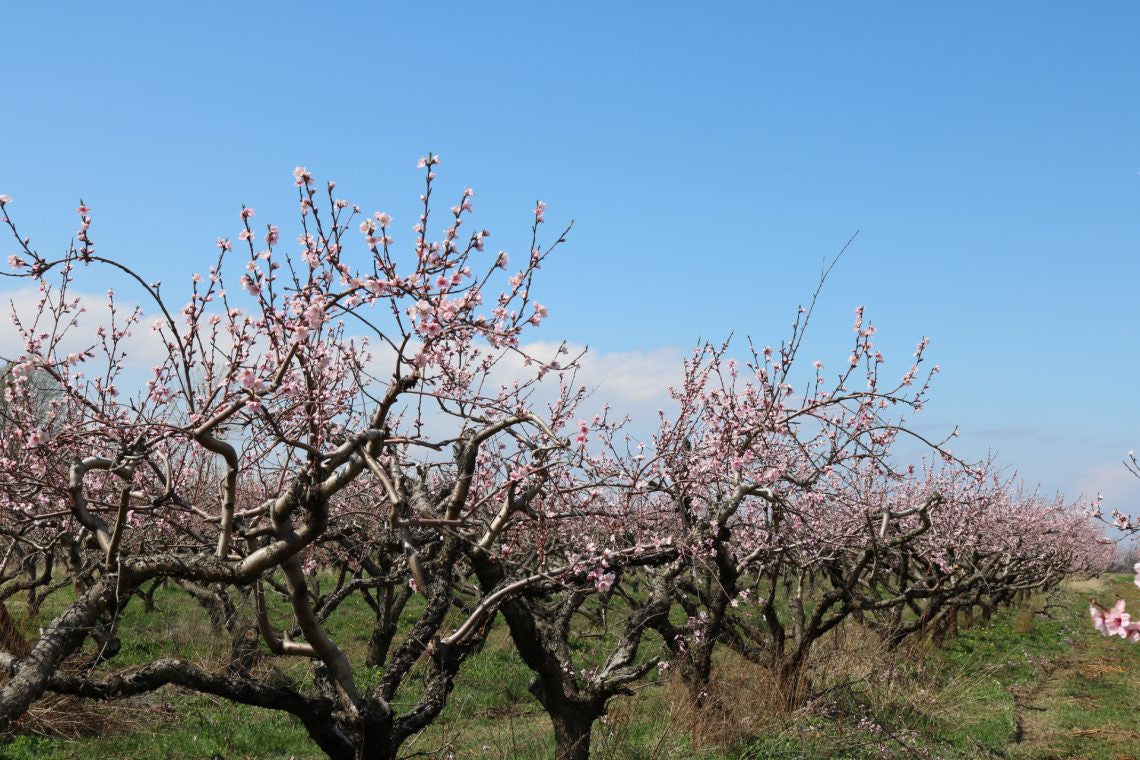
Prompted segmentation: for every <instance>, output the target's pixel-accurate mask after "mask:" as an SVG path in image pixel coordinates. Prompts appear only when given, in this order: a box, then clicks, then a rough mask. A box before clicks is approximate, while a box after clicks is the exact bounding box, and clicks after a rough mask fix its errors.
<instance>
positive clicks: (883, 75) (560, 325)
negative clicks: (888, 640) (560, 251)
mask: <svg viewBox="0 0 1140 760" xmlns="http://www.w3.org/2000/svg"><path fill="white" fill-rule="evenodd" d="M105 5H106V6H111V7H110V9H107V8H100V7H99V4H94V3H84V4H78V3H77V4H73V5H71V4H64V3H48V2H44V3H8V4H6V5H5V7H4V8H3V10H2V11H0V49H2V50H3V51H4V52H3V54H2V57H3V67H2V71H3V74H2V78H0V88H2V92H0V114H2V116H3V130H2V132H0V192H3V193H7V194H9V195H11V196H13V197H14V198H15V199H16V200H15V203H14V204H13V206H12V207H11V209H10V210H11V212H12V214H13V216H14V217H15V218H17V219H18V220H19V221H20V223H21V225H22V227H23V228H24V229H25V230H26V232H27V233H28V234H31V235H32V236H33V238H34V241H35V242H36V243H37V244H38V245H39V246H40V248H41V250H43V251H44V252H48V251H51V250H62V248H63V247H64V245H65V244H66V242H67V239H68V236H69V235H70V234H71V232H72V231H73V229H74V227H75V218H74V214H73V209H74V206H75V205H76V199H77V198H78V197H80V196H82V197H84V198H85V199H86V200H87V201H88V202H89V203H90V204H91V206H92V207H93V208H94V209H95V221H96V225H95V227H94V229H93V232H94V237H95V240H96V242H97V243H98V244H99V246H100V249H101V251H102V252H103V253H104V254H114V255H118V256H121V257H122V258H123V259H125V260H127V261H129V262H132V263H135V264H139V265H140V267H141V268H142V269H144V270H146V271H148V272H152V273H153V278H155V279H163V280H164V281H166V282H168V283H170V288H171V290H173V287H172V286H173V284H174V281H175V280H177V279H178V278H179V277H182V276H185V275H187V274H189V273H190V272H191V271H193V270H196V269H203V268H204V267H205V264H204V263H203V262H205V261H206V259H208V258H209V257H211V256H212V255H213V254H214V253H215V250H214V248H213V242H214V240H215V239H216V238H217V237H218V236H219V235H230V236H234V235H236V232H237V231H238V229H239V228H238V226H237V221H236V212H237V210H238V208H239V207H240V204H241V203H246V204H248V205H251V206H253V207H254V208H256V209H257V211H258V221H262V222H268V221H271V220H280V221H282V222H283V223H285V224H288V223H291V222H292V221H293V208H294V195H293V188H292V186H291V177H290V171H291V170H292V168H293V167H294V166H295V165H298V164H304V165H306V166H308V167H309V168H310V169H311V170H313V171H314V172H315V173H316V174H317V175H318V176H319V177H321V178H334V179H336V180H337V181H338V183H339V187H340V190H342V191H343V193H342V194H343V195H344V196H345V197H348V198H350V199H352V200H354V201H355V202H358V203H360V204H361V205H362V206H363V207H364V208H365V209H368V210H373V209H386V210H388V211H390V212H392V213H393V214H395V215H396V217H397V222H406V223H407V224H410V223H411V221H412V219H413V217H414V213H415V212H414V203H415V201H416V196H417V194H418V192H419V174H418V172H417V171H416V170H415V168H414V163H415V159H416V158H417V157H418V156H419V155H421V154H422V153H424V152H426V151H427V150H432V151H435V152H437V153H439V154H441V155H442V157H443V165H442V168H441V179H442V181H443V186H442V189H443V191H444V195H445V196H448V195H449V191H452V192H458V191H459V190H460V189H461V188H462V187H463V186H464V185H466V184H470V185H473V186H474V187H475V189H476V191H477V193H478V195H477V196H476V199H475V200H476V201H477V202H478V205H477V206H476V210H477V213H478V217H477V218H478V219H479V221H480V222H481V223H483V224H485V225H486V226H488V227H490V228H491V229H492V232H493V233H495V238H494V240H495V242H494V245H495V247H497V248H499V247H501V248H506V249H507V250H508V251H519V250H525V243H524V242H523V239H524V233H525V229H526V225H527V223H528V217H529V209H530V207H531V205H532V204H533V202H534V201H535V199H538V198H541V199H543V200H545V201H546V202H547V203H548V204H549V212H548V215H547V216H548V219H550V220H551V222H557V221H560V220H566V219H570V218H573V219H575V220H576V228H575V231H574V233H573V236H572V238H571V245H570V246H569V247H568V248H567V249H566V252H565V254H564V255H563V256H562V257H561V258H560V259H559V260H557V261H555V262H552V263H551V264H550V265H549V267H548V271H547V272H546V274H547V277H546V278H545V283H544V284H543V292H544V301H545V302H546V303H548V305H549V306H550V308H551V318H550V319H549V321H548V322H546V323H545V324H544V332H545V334H546V337H547V338H549V339H555V338H558V337H563V336H565V337H567V338H570V339H572V340H574V341H577V342H580V343H588V344H589V345H590V346H591V349H592V350H594V351H596V352H599V353H600V354H606V353H612V352H639V351H652V350H655V349H676V350H677V351H680V350H683V349H685V348H686V347H688V346H690V345H692V344H693V343H694V342H695V341H696V340H697V339H698V338H699V337H708V338H720V337H723V336H725V335H727V334H728V333H729V332H735V333H736V334H737V335H753V336H755V337H756V339H757V340H758V341H760V342H761V343H766V342H776V341H778V340H779V339H780V337H782V336H783V335H784V333H785V332H786V327H787V325H788V322H789V321H790V319H791V316H792V313H793V311H794V307H795V306H796V305H797V304H798V303H799V302H800V301H801V300H802V299H804V298H805V297H806V296H807V295H808V294H809V293H810V290H811V288H812V286H813V284H814V278H815V275H816V273H817V271H818V268H819V265H820V262H821V260H822V259H823V258H824V257H827V256H829V255H831V254H833V253H834V252H835V251H836V250H838V248H839V247H840V246H841V245H842V243H843V242H844V241H845V240H846V239H847V238H848V237H849V236H850V235H851V234H852V233H853V232H854V231H855V230H856V229H859V230H861V233H860V235H859V238H858V240H857V242H856V244H855V245H854V246H853V248H852V250H851V251H850V253H849V255H848V257H847V258H846V259H845V260H844V261H843V262H842V264H841V265H840V267H839V268H838V269H837V270H836V272H835V273H834V276H833V278H832V280H831V281H830V282H829V283H828V287H827V289H826V291H825V293H824V299H823V303H822V305H821V307H820V312H819V315H818V318H817V320H816V322H815V324H814V330H815V332H814V338H813V342H812V343H811V345H810V349H811V352H812V353H813V357H812V358H814V357H815V356H819V357H820V358H822V359H824V361H829V360H830V362H832V363H833V364H834V363H835V362H841V361H842V360H843V358H844V357H845V356H846V347H847V345H848V343H849V340H850V329H849V326H850V321H851V312H852V309H853V308H854V307H855V306H856V305H859V304H865V305H866V306H867V309H868V314H869V315H870V316H871V318H872V319H873V320H874V321H875V322H876V324H878V326H879V328H880V336H881V338H882V340H881V344H882V347H883V348H884V350H885V351H886V352H887V353H888V356H895V357H898V361H897V362H896V363H893V364H892V366H893V367H897V368H899V371H900V372H901V368H902V360H903V358H904V357H906V356H908V355H909V352H910V350H912V349H911V347H912V346H913V344H914V343H915V342H916V341H917V340H918V338H919V337H921V336H922V335H928V336H929V337H931V339H932V345H931V349H930V354H931V357H932V358H933V359H934V360H935V361H937V362H939V363H940V364H941V365H942V367H943V368H944V373H943V374H942V376H941V378H940V380H939V382H938V384H937V386H936V388H935V393H934V396H933V400H932V403H931V406H930V407H929V411H928V413H926V415H925V417H926V419H925V420H924V424H926V425H929V426H930V427H931V429H939V428H940V427H941V426H945V425H950V424H953V423H958V424H960V425H961V427H962V431H963V436H962V443H961V448H962V451H963V453H966V454H973V455H978V454H981V453H984V452H985V450H986V449H987V447H993V448H996V449H997V450H999V451H1000V452H1001V455H1002V458H1003V460H1004V461H1006V462H1008V463H1009V464H1010V465H1011V466H1014V467H1017V468H1018V469H1020V471H1021V472H1022V473H1023V474H1024V475H1025V476H1026V477H1027V478H1028V479H1029V480H1031V481H1034V482H1037V481H1040V482H1041V483H1042V484H1043V485H1044V486H1045V487H1046V488H1047V489H1049V490H1052V489H1054V488H1061V489H1064V490H1065V491H1066V492H1068V493H1070V494H1072V495H1076V494H1075V491H1076V490H1079V489H1089V490H1097V489H1099V490H1103V491H1104V492H1105V493H1106V494H1107V495H1108V496H1110V498H1112V499H1114V500H1116V502H1117V503H1120V505H1121V506H1125V507H1128V506H1129V504H1128V503H1126V502H1127V501H1128V500H1129V499H1131V500H1134V503H1133V504H1132V507H1133V508H1135V507H1136V506H1140V491H1138V489H1137V488H1136V487H1135V485H1134V484H1132V483H1130V482H1129V481H1128V480H1127V479H1126V478H1125V477H1124V474H1123V469H1122V468H1121V467H1120V465H1119V461H1120V459H1121V457H1122V456H1123V455H1124V453H1125V452H1126V451H1127V450H1128V449H1129V448H1140V404H1138V403H1137V400H1136V387H1137V384H1138V378H1140V331H1138V330H1137V325H1138V320H1137V312H1138V306H1137V304H1138V303H1140V299H1138V298H1137V292H1138V286H1140V264H1138V260H1137V256H1138V254H1140V176H1138V174H1137V173H1138V171H1140V44H1137V38H1136V32H1137V29H1140V5H1137V4H1135V3H1132V2H1118V3H1097V4H1073V3H1060V2H1033V3H1030V2H1022V3H1000V4H996V3H981V2H972V3H942V4H938V5H937V6H936V5H934V4H929V3H922V4H919V3H910V2H907V3H902V2H898V3H885V2H884V3H811V4H807V3H783V4H778V5H775V4H770V3H763V4H762V3H718V4H715V5H714V4H695V3H687V4H671V3H663V2H652V3H649V2H645V3H612V2H608V3H546V4H540V3H525V4H523V3H518V4H508V3H463V4H460V3H454V4H425V3H405V4H402V5H395V4H388V3H383V4H382V3H359V4H346V3H338V4H333V3H328V4H314V3H305V4H298V3H225V4H222V3H208V2H204V3H194V4H189V5H187V4H174V3H151V4H142V3H132V4H128V3H115V4H105ZM129 5H133V6H134V7H128V6H129ZM481 6H490V7H492V8H493V10H485V9H484V8H483V7H481ZM710 6H712V7H710ZM186 9H193V10H192V11H188V10H186ZM449 202H450V201H449ZM550 226H551V227H553V226H554V225H553V224H551V225H550ZM397 228H398V229H403V226H402V224H398V225H397ZM3 245H4V247H3V248H2V249H0V250H3V252H4V253H5V255H6V254H7V253H8V252H10V251H8V248H7V247H8V246H9V245H10V244H8V243H4V244H3ZM147 259H150V261H149V263H145V264H144V263H143V262H145V261H146V260H147ZM106 284H107V283H106V282H103V281H92V282H90V283H88V286H89V288H90V289H97V288H100V287H104V286H105V285H106ZM0 287H4V286H3V285H0ZM654 379H655V378H648V379H647V382H653V381H654Z"/></svg>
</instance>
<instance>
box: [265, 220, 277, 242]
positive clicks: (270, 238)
mask: <svg viewBox="0 0 1140 760" xmlns="http://www.w3.org/2000/svg"><path fill="white" fill-rule="evenodd" d="M280 239H281V232H280V231H279V230H278V229H277V225H275V224H271V225H269V231H268V232H266V233H265V243H266V244H267V245H276V244H277V241H278V240H280Z"/></svg>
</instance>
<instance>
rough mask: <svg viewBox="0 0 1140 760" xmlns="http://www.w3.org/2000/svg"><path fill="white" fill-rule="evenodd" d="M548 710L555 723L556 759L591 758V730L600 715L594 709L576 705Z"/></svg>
mask: <svg viewBox="0 0 1140 760" xmlns="http://www.w3.org/2000/svg"><path fill="white" fill-rule="evenodd" d="M548 712H549V714H550V721H551V722H552V723H553V724H554V746H555V749H554V757H555V758H556V760H589V758H590V732H591V731H592V730H593V727H594V720H596V719H597V717H598V716H597V715H595V714H593V711H587V710H582V709H580V708H574V707H565V708H563V709H560V710H557V711H556V710H549V711H548Z"/></svg>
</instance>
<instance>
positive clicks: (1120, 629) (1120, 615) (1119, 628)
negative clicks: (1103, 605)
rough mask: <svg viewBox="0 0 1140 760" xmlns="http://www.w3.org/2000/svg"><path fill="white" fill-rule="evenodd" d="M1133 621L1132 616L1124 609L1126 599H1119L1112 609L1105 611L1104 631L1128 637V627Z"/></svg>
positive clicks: (1108, 633) (1109, 634)
mask: <svg viewBox="0 0 1140 760" xmlns="http://www.w3.org/2000/svg"><path fill="white" fill-rule="evenodd" d="M1131 622H1132V619H1131V616H1130V615H1129V614H1128V613H1127V612H1125V611H1124V600H1123V599H1117V600H1116V604H1114V605H1112V609H1110V610H1108V611H1107V612H1106V613H1104V628H1105V630H1104V632H1105V634H1106V635H1108V636H1120V637H1121V638H1128V631H1127V630H1126V628H1127V627H1128V624H1129V623H1131Z"/></svg>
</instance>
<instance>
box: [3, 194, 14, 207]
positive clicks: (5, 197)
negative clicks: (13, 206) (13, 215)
mask: <svg viewBox="0 0 1140 760" xmlns="http://www.w3.org/2000/svg"><path fill="white" fill-rule="evenodd" d="M11 202H12V196H10V195H0V206H3V205H4V204H5V203H11Z"/></svg>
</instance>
